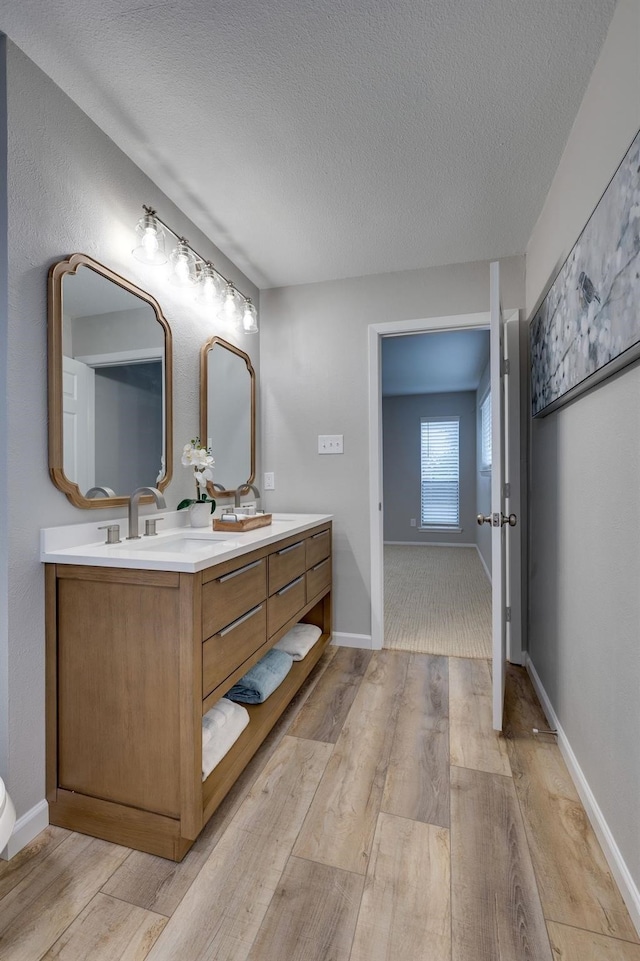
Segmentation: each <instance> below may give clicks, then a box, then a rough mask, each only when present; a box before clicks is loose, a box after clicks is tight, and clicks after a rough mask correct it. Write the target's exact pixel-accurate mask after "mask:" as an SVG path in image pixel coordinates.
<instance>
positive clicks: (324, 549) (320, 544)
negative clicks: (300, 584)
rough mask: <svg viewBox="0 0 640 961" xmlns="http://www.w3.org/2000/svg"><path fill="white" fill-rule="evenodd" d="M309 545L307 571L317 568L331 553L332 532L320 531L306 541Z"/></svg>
mask: <svg viewBox="0 0 640 961" xmlns="http://www.w3.org/2000/svg"><path fill="white" fill-rule="evenodd" d="M305 543H306V545H307V570H309V568H310V567H315V566H316V564H317V563H318V562H319V561H323V560H324V559H325V557H328V556H329V554H330V553H331V531H330V530H326V531H318V533H317V534H312V535H311V537H308V538H307V540H306V542H305Z"/></svg>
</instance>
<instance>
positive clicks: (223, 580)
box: [202, 557, 267, 640]
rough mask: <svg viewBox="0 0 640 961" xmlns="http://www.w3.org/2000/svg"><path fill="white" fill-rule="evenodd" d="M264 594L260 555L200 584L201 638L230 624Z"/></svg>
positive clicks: (263, 564) (264, 565) (264, 576)
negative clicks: (254, 559)
mask: <svg viewBox="0 0 640 961" xmlns="http://www.w3.org/2000/svg"><path fill="white" fill-rule="evenodd" d="M266 596H267V562H266V559H265V558H264V557H263V558H261V559H260V560H257V561H252V562H251V563H249V564H245V565H243V566H241V567H237V568H236V569H235V570H233V571H229V572H228V573H226V574H222V575H221V576H220V577H216V578H215V579H214V580H212V581H208V582H207V583H206V584H203V585H202V639H203V640H206V638H207V637H211V635H212V634H215V633H216V632H217V631H219V630H220V628H222V627H226V626H227V624H231V622H232V621H235V620H236V619H237V618H238V617H240V616H241V615H242V614H244V613H246V611H249V610H251V608H253V607H255V606H256V605H257V604H259V603H260V602H261V601H263V600H264V599H265V597H266Z"/></svg>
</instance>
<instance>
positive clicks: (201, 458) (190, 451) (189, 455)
mask: <svg viewBox="0 0 640 961" xmlns="http://www.w3.org/2000/svg"><path fill="white" fill-rule="evenodd" d="M181 461H182V463H183V465H184V466H185V467H193V473H194V475H195V481H196V496H195V498H191V497H187V498H185V500H183V501H180V503H179V504H178V510H179V511H181V510H182V509H183V508H185V507H191V505H192V504H211V513H212V514H213V512H214V510H215V508H216V502H215V501H214V500H213V499H212V498H211V497H207V482H208V481H211V480H213V465H214V464H215V461H214V459H213V456H212V454H211V450H210V448H208V447H204V446H203V445H202V444H201V443H200V438H199V437H194V438H193V439H192V440H190V441H189V443H188V444H185V445H184V447H183V449H182V457H181Z"/></svg>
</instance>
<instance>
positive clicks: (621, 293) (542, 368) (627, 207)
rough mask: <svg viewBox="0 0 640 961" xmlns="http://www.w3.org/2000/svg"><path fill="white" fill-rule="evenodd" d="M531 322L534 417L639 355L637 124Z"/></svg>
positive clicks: (639, 137) (639, 157) (639, 147)
mask: <svg viewBox="0 0 640 961" xmlns="http://www.w3.org/2000/svg"><path fill="white" fill-rule="evenodd" d="M529 329H530V339H531V406H532V414H533V416H534V417H535V416H536V415H540V414H542V415H544V414H548V413H551V411H552V410H556V409H557V408H558V407H559V406H561V404H564V403H567V402H568V401H569V400H572V399H573V398H574V397H575V396H577V395H578V394H579V393H582V391H584V390H587V389H588V388H589V387H591V386H593V385H594V384H596V383H599V382H600V381H601V380H603V379H604V378H605V377H609V376H610V375H611V374H613V373H615V372H616V371H617V370H619V369H620V368H621V367H623V366H625V365H626V364H629V363H632V362H633V361H634V360H636V359H637V358H638V357H640V132H639V133H638V135H637V136H636V138H635V140H634V141H633V143H632V144H631V146H630V148H629V150H628V151H627V153H626V155H625V157H624V159H623V161H622V163H621V164H620V166H619V167H618V169H617V170H616V172H615V174H614V175H613V178H612V179H611V182H610V183H609V186H608V187H607V189H606V190H605V192H604V194H603V195H602V197H601V199H600V201H599V203H598V206H597V207H596V209H595V210H594V211H593V213H592V214H591V217H590V218H589V221H588V222H587V225H586V227H585V228H584V230H583V231H582V233H581V234H580V236H579V238H578V240H577V242H576V244H575V246H574V247H573V249H572V251H571V253H570V254H569V256H568V257H567V259H566V261H565V262H564V264H563V265H562V268H561V269H560V272H559V274H558V276H557V277H556V279H555V280H554V282H553V284H552V285H551V287H550V289H549V292H548V293H547V295H546V297H545V299H544V300H543V302H542V304H541V305H540V307H539V308H538V310H537V311H536V313H535V315H534V317H533V319H532V321H531V324H530V328H529Z"/></svg>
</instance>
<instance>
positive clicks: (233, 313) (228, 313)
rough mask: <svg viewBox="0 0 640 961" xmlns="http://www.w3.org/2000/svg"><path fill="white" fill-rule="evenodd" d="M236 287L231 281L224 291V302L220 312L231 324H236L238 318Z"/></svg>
mask: <svg viewBox="0 0 640 961" xmlns="http://www.w3.org/2000/svg"><path fill="white" fill-rule="evenodd" d="M236 294H237V292H236V288H235V287H234V286H233V284H232V283H231V282H230V281H229V282H228V283H227V286H226V289H225V292H224V303H223V304H222V310H221V312H220V315H221V317H222V318H223V320H226V321H227V322H228V323H230V324H234V325H235V324H236V322H237V319H238V302H237V299H236Z"/></svg>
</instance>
